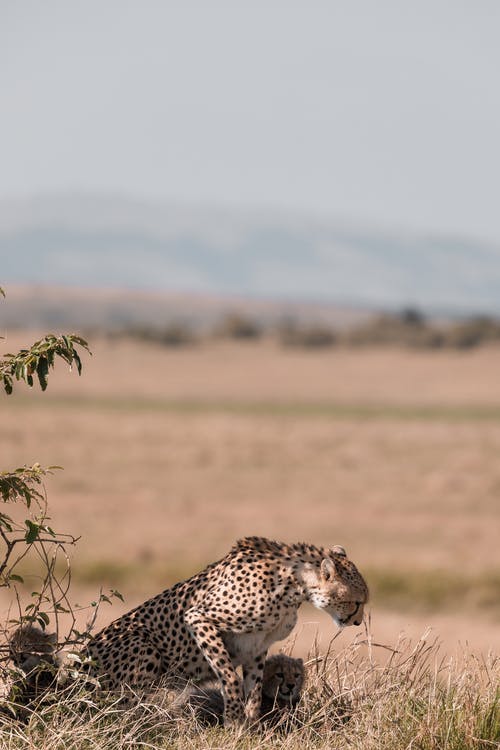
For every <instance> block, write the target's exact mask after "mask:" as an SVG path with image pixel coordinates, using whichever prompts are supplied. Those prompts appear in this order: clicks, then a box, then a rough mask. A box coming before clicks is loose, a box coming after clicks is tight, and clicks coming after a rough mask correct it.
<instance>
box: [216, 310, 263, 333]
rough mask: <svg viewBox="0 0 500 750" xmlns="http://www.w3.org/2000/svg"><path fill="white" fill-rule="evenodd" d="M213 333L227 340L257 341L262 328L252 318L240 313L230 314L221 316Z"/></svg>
mask: <svg viewBox="0 0 500 750" xmlns="http://www.w3.org/2000/svg"><path fill="white" fill-rule="evenodd" d="M214 333H215V335H216V336H220V337H222V338H228V339H257V338H260V336H261V335H262V328H261V326H260V325H259V324H258V323H257V322H256V321H255V320H252V318H249V317H247V316H246V315H243V314H242V313H238V312H231V313H227V314H226V315H224V316H223V318H222V319H221V320H220V321H219V323H218V324H217V325H216V327H215V331H214Z"/></svg>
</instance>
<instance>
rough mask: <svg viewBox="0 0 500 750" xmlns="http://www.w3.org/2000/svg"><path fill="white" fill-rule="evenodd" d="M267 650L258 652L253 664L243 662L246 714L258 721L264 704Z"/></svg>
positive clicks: (251, 719)
mask: <svg viewBox="0 0 500 750" xmlns="http://www.w3.org/2000/svg"><path fill="white" fill-rule="evenodd" d="M266 656H267V651H263V652H262V653H261V654H258V655H257V656H256V657H255V659H254V661H252V663H251V664H243V682H244V688H245V699H246V706H245V714H246V716H247V718H248V719H250V721H258V720H259V718H260V709H261V704H262V677H263V675H264V662H265V660H266Z"/></svg>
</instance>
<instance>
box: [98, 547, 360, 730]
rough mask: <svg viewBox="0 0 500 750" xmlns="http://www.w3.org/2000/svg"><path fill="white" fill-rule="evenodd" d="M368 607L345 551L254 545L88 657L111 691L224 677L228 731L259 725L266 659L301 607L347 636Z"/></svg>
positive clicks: (149, 604)
mask: <svg viewBox="0 0 500 750" xmlns="http://www.w3.org/2000/svg"><path fill="white" fill-rule="evenodd" d="M367 600H368V587H367V585H366V583H365V581H364V579H363V577H362V575H361V573H359V571H358V569H357V568H356V566H355V565H354V563H353V562H352V561H351V560H349V559H348V557H347V555H346V552H345V550H344V549H343V547H340V546H335V547H332V548H331V549H328V548H324V547H316V546H314V545H311V544H305V543H297V544H286V543H283V542H276V541H272V540H270V539H266V538H263V537H246V538H244V539H240V540H239V541H237V542H236V544H234V545H233V547H232V548H231V549H230V551H229V552H228V553H227V554H226V556H225V557H223V558H222V559H221V560H218V561H217V562H214V563H212V564H210V565H208V566H207V567H206V568H205V569H204V570H202V571H201V572H200V573H197V574H196V575H194V576H192V577H191V578H189V579H188V580H186V581H183V582H180V583H176V584H175V585H174V586H172V588H170V589H166V590H165V591H163V592H162V593H160V594H158V595H157V596H154V597H153V598H151V599H149V600H148V601H146V602H144V603H143V604H140V605H139V606H138V607H136V608H135V609H133V610H131V611H130V612H128V613H126V614H124V615H122V616H121V617H119V618H118V619H117V620H115V621H114V622H112V623H111V624H110V625H108V626H107V627H105V628H104V629H103V630H101V631H100V632H99V633H97V634H96V635H95V636H94V637H93V638H92V639H91V641H90V642H89V644H88V646H87V654H88V656H89V657H90V659H91V660H92V662H93V663H94V664H95V667H94V672H95V673H96V674H97V675H98V676H99V677H100V678H101V684H102V685H103V686H104V687H108V688H111V689H115V688H119V687H120V686H122V685H130V686H134V687H139V688H140V687H147V686H149V685H151V684H153V683H154V682H156V681H158V679H159V678H161V676H162V675H164V676H168V677H169V678H170V679H171V678H174V677H175V676H178V677H179V679H180V680H183V681H184V682H185V681H186V680H194V681H197V682H203V681H206V680H210V679H214V677H215V678H216V679H217V680H218V681H219V684H220V687H221V690H222V695H223V699H224V723H225V724H226V725H230V724H238V723H241V722H242V721H244V720H245V719H247V720H249V721H256V720H258V718H259V716H260V711H261V687H262V677H263V671H264V663H265V660H266V656H267V651H268V649H269V647H270V646H271V645H272V644H273V643H275V642H276V641H280V640H283V639H284V638H286V637H287V636H288V635H289V634H290V632H291V631H292V629H293V627H294V626H295V624H296V621H297V610H298V608H299V607H300V605H301V604H302V603H303V602H311V603H312V604H313V605H315V606H316V607H318V608H319V609H322V610H323V611H325V612H327V613H328V614H330V615H331V617H332V618H333V619H334V620H335V622H336V623H337V625H338V626H339V627H344V626H347V625H360V624H361V622H362V619H363V607H364V605H365V604H366V602H367ZM240 665H241V666H242V674H243V678H242V679H241V678H240V676H239V674H238V672H237V667H238V666H240Z"/></svg>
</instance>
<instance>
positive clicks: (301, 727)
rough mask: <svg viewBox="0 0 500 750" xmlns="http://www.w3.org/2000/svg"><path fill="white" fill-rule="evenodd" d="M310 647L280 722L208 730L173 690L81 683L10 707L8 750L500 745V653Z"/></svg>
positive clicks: (410, 645) (360, 644)
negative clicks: (298, 693)
mask: <svg viewBox="0 0 500 750" xmlns="http://www.w3.org/2000/svg"><path fill="white" fill-rule="evenodd" d="M331 645H332V647H331V649H330V652H329V653H328V654H326V655H323V656H320V655H317V654H315V653H312V654H311V655H310V657H309V659H308V662H307V668H308V679H307V684H306V686H305V689H304V694H303V696H302V699H301V702H300V704H299V706H298V707H297V709H296V710H295V711H294V713H292V714H291V715H290V717H289V719H288V721H287V722H286V724H284V725H283V726H275V725H266V724H265V723H263V724H261V725H259V726H258V727H253V728H248V727H245V728H240V729H224V728H210V729H208V728H203V727H201V726H200V725H199V724H197V722H196V720H195V719H194V718H193V717H192V716H190V715H188V714H187V713H185V714H183V713H182V712H181V713H179V711H178V710H177V711H176V710H175V700H173V698H172V691H171V690H167V689H166V688H164V689H158V690H157V691H155V692H154V693H151V694H149V695H142V696H136V700H135V701H134V702H133V705H128V707H127V704H124V703H123V701H122V700H120V697H119V696H113V695H100V694H99V693H96V692H95V691H93V692H89V691H88V690H87V691H86V690H85V689H84V688H83V687H82V685H81V684H80V683H79V682H78V681H77V682H76V683H74V684H72V685H70V686H69V687H66V688H64V689H63V690H61V691H60V692H59V693H57V694H48V695H46V696H45V697H44V698H43V699H42V700H40V702H39V704H38V705H37V706H32V707H30V709H29V710H28V712H27V716H26V718H25V722H24V723H23V722H20V721H19V720H16V719H14V718H12V716H10V715H9V714H8V713H4V714H3V716H2V718H0V747H1V748H2V749H3V748H5V750H20V748H23V750H24V748H33V749H35V748H36V749H37V750H83V749H84V748H85V749H86V748H89V750H90V748H91V749H92V750H109V749H110V748H113V750H115V749H116V750H118V749H120V748H124V749H125V748H126V749H127V750H128V749H130V750H132V749H134V750H135V749H137V750H139V748H141V750H144V749H146V748H147V749H148V750H160V749H161V750H166V749H167V748H178V749H179V750H188V748H189V750H206V749H213V750H216V749H218V750H219V749H220V750H249V749H250V748H259V749H261V750H264V749H265V748H274V747H276V748H278V747H279V748H284V749H285V750H304V748H318V749H320V750H323V749H324V750H326V749H327V748H328V750H340V749H341V748H342V749H344V748H349V750H487V749H488V748H490V749H491V748H498V747H499V746H500V694H499V685H500V660H499V659H498V658H497V657H495V656H494V655H492V654H490V655H488V656H484V657H482V656H477V655H473V654H470V653H468V652H466V651H465V650H464V651H463V652H461V653H459V654H457V655H455V656H444V655H441V654H440V648H439V643H438V642H437V641H436V640H432V639H429V638H428V637H426V636H425V635H424V636H423V637H422V638H421V639H420V640H419V641H418V642H410V641H408V640H405V638H404V637H401V638H400V640H399V641H398V642H397V643H396V644H394V645H393V646H386V645H380V644H376V643H373V642H372V640H371V638H370V636H369V634H367V635H366V637H363V638H362V639H358V640H355V641H354V642H353V643H352V644H350V645H349V646H347V647H346V648H344V649H342V650H341V651H340V652H339V653H334V646H335V644H334V643H332V644H331Z"/></svg>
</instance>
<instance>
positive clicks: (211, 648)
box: [184, 609, 244, 726]
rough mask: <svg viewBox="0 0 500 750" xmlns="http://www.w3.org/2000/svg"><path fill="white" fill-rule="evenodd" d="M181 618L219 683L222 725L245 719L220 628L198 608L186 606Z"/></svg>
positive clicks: (238, 684)
mask: <svg viewBox="0 0 500 750" xmlns="http://www.w3.org/2000/svg"><path fill="white" fill-rule="evenodd" d="M184 621H185V623H186V625H187V627H188V629H189V631H190V633H191V635H192V636H193V638H194V639H195V641H196V644H197V646H198V648H199V649H200V651H201V653H202V654H203V656H204V657H205V659H206V660H207V661H208V663H209V664H210V666H211V667H212V669H213V671H214V672H215V674H216V675H217V677H218V678H219V680H220V683H221V690H222V695H223V697H224V724H225V725H226V726H227V725H228V724H231V723H233V722H234V723H241V722H242V721H243V720H244V711H243V709H244V698H243V685H242V684H241V680H240V678H239V676H238V674H237V672H236V670H235V669H234V667H233V664H232V662H231V658H230V656H229V653H228V652H227V649H226V647H225V645H224V641H223V640H222V635H221V633H220V631H219V628H218V627H217V626H216V625H215V624H214V623H213V622H212V621H211V620H210V619H208V618H207V616H206V614H205V613H204V612H202V611H200V610H199V609H188V610H187V611H186V613H185V614H184Z"/></svg>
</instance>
